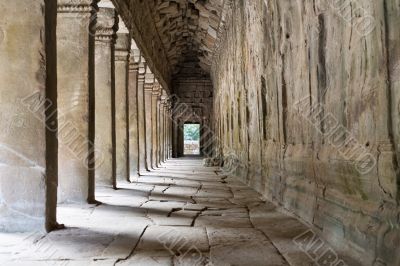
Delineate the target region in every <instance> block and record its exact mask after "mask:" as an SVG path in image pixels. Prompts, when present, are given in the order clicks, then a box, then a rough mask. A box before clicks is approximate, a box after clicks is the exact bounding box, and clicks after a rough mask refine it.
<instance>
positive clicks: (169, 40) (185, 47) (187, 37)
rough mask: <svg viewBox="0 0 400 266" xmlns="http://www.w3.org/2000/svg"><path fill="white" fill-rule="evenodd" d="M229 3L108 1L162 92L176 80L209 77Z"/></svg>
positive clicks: (207, 0) (210, 0)
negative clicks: (190, 77)
mask: <svg viewBox="0 0 400 266" xmlns="http://www.w3.org/2000/svg"><path fill="white" fill-rule="evenodd" d="M102 1H109V0H102ZM231 1H232V0H112V2H113V4H114V6H115V7H116V9H117V11H118V13H119V14H120V15H121V17H122V20H123V21H124V23H125V24H126V26H127V27H128V29H129V31H130V32H131V33H132V37H133V39H134V40H135V42H136V43H137V46H138V48H139V49H140V51H141V53H142V55H143V57H144V58H146V63H147V65H148V66H149V67H150V69H151V70H152V71H153V73H154V74H155V76H156V77H157V79H158V80H159V81H160V83H161V84H162V86H163V87H164V88H171V85H172V80H174V79H175V78H176V77H178V78H180V77H182V76H192V77H193V76H196V75H197V76H198V75H199V74H200V75H202V76H209V74H210V69H211V65H212V59H213V56H214V54H215V50H216V48H217V47H218V43H219V39H220V38H219V37H220V36H221V29H223V28H224V27H223V24H224V17H225V15H226V10H228V8H227V6H229V3H230V2H231Z"/></svg>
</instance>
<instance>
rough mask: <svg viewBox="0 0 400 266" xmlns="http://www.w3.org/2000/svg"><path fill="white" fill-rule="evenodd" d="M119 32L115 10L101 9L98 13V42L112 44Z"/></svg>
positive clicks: (96, 34) (96, 35) (96, 36)
mask: <svg viewBox="0 0 400 266" xmlns="http://www.w3.org/2000/svg"><path fill="white" fill-rule="evenodd" d="M117 31H118V16H117V12H116V10H115V9H114V8H109V7H100V8H99V11H98V12H97V24H96V33H95V38H96V41H101V42H112V41H113V40H114V39H115V37H116V34H115V33H116V32H117Z"/></svg>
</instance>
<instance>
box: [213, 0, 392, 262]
mask: <svg viewBox="0 0 400 266" xmlns="http://www.w3.org/2000/svg"><path fill="white" fill-rule="evenodd" d="M339 2H340V3H339ZM339 2H335V3H333V2H332V1H318V2H315V3H314V2H312V1H305V2H301V3H300V2H293V1H261V0H257V1H233V2H232V5H230V6H227V8H226V10H225V12H226V16H225V17H223V20H222V22H221V25H220V32H221V33H222V34H221V42H220V43H218V47H219V48H218V49H219V50H218V52H217V53H216V54H217V55H218V56H216V57H215V58H214V59H215V61H214V63H213V68H212V75H211V76H212V79H213V84H214V88H215V92H214V114H215V115H216V117H215V118H214V128H215V132H216V133H217V134H218V148H217V149H216V150H217V151H221V154H222V155H223V156H225V157H233V158H234V159H232V160H234V161H235V163H234V164H232V165H231V168H230V169H225V170H228V171H229V173H234V174H235V175H236V176H237V177H239V178H240V179H241V180H243V181H244V182H246V183H247V184H249V185H250V186H251V187H253V188H254V189H256V190H257V191H258V192H260V193H262V194H263V195H264V196H265V197H266V198H267V199H269V200H272V201H273V202H275V203H276V204H280V205H282V206H284V207H285V208H286V209H288V210H290V211H292V212H294V213H295V214H297V215H298V216H300V217H301V218H302V219H304V220H306V221H307V222H309V223H313V224H314V225H315V226H317V227H318V228H320V230H321V233H322V236H323V237H324V238H325V239H328V240H330V241H331V243H332V244H334V245H335V248H336V250H338V251H339V250H343V251H345V252H346V253H348V254H351V255H352V256H354V257H358V258H359V259H360V260H362V261H363V264H365V265H370V264H373V263H383V262H384V263H386V264H388V265H396V264H398V261H399V257H398V255H395V254H397V253H398V248H397V247H395V245H388V244H387V243H386V244H385V241H384V240H383V239H389V238H390V239H398V238H399V231H398V229H396V228H395V227H396V226H397V225H398V223H399V222H398V219H397V218H396V217H398V214H399V209H398V193H399V192H398V172H399V166H398V155H397V158H396V153H395V151H396V149H397V151H398V143H399V142H398V133H397V132H398V127H397V124H398V119H397V118H398V117H399V116H398V110H397V109H398V107H397V105H398V103H397V102H398V93H396V91H398V90H397V89H396V88H397V86H398V82H397V81H395V80H393V75H396V74H395V73H396V72H395V70H394V69H395V67H394V66H395V65H396V64H398V59H399V57H398V55H399V44H398V34H397V35H395V34H394V33H393V29H394V27H395V26H394V25H397V24H396V23H398V22H399V13H398V10H399V8H398V5H397V4H398V1H363V2H359V1H357V3H356V1H354V3H353V1H339ZM395 3H396V4H395ZM395 36H396V37H395ZM378 88H379V89H378ZM393 126H394V127H393ZM396 184H397V185H396ZM236 194H237V193H236ZM390 224H396V226H395V227H392V226H390ZM389 235H390V237H389ZM349 247H353V248H349ZM389 254H390V255H389Z"/></svg>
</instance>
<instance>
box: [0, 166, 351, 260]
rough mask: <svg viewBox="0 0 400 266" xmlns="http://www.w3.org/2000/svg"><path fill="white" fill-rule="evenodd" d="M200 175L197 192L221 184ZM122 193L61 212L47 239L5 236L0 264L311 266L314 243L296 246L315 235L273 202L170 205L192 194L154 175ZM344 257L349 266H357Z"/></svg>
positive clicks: (101, 193) (101, 192) (209, 174)
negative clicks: (305, 248)
mask: <svg viewBox="0 0 400 266" xmlns="http://www.w3.org/2000/svg"><path fill="white" fill-rule="evenodd" d="M201 164H202V161H201V160H192V159H189V160H182V159H180V160H174V161H168V162H167V163H166V164H164V166H165V168H164V170H163V171H164V172H165V173H166V174H168V173H174V172H176V171H177V170H176V169H175V168H176V167H177V166H180V167H181V169H183V170H189V169H192V167H193V169H197V171H199V170H201V169H202V167H201ZM202 172H204V174H198V175H197V176H198V178H200V176H202V175H204V176H203V177H204V179H206V181H199V182H200V183H201V184H200V186H202V185H205V186H210V184H211V182H214V183H219V181H220V176H217V175H216V174H215V173H214V172H213V170H212V168H211V169H209V168H207V169H205V168H203V169H202ZM183 174H184V172H183ZM171 176H174V174H171ZM188 178H189V179H190V178H193V177H191V176H188ZM147 179H153V182H152V183H153V184H154V185H149V183H148V182H144V183H142V180H143V181H148V180H147ZM157 179H158V180H157ZM179 179H180V177H170V178H168V179H165V181H168V182H169V184H174V183H175V182H176V181H177V180H179ZM163 180H164V178H163ZM157 182H158V183H157ZM202 182H204V183H205V184H202ZM223 185H224V186H225V189H224V190H231V189H233V188H234V189H235V190H242V191H244V190H248V189H247V187H246V185H244V184H241V183H238V182H237V181H235V182H232V183H231V182H230V181H227V182H226V183H224V184H223ZM119 187H120V189H118V190H114V189H112V188H111V187H100V188H99V189H97V190H96V198H97V199H98V200H99V201H101V202H102V204H101V205H98V206H94V205H77V204H69V205H66V204H63V205H61V206H60V207H59V208H58V214H59V220H60V221H62V222H63V223H65V225H66V227H67V229H66V230H61V231H56V232H52V233H50V234H48V235H42V234H32V235H29V234H28V235H27V234H0V239H2V240H5V241H2V242H0V251H1V252H0V263H2V265H3V264H4V265H25V264H26V265H36V264H37V265H40V263H60V264H61V263H62V262H66V261H68V262H70V263H71V265H75V264H76V265H92V264H93V265H204V266H205V265H209V264H212V265H249V264H251V265H312V263H314V260H311V259H309V260H307V259H306V258H308V257H307V254H306V253H305V252H304V251H303V250H302V249H301V245H302V243H305V244H309V243H308V242H307V241H306V240H307V239H302V241H298V242H296V241H294V240H295V239H296V238H297V237H298V236H299V235H301V234H302V233H304V232H305V231H310V232H313V231H312V230H310V228H309V227H307V226H305V225H304V224H302V223H301V222H300V221H299V220H297V219H295V218H292V217H290V216H288V215H286V214H284V213H282V212H281V211H279V210H278V209H277V208H276V207H275V206H274V205H273V204H272V203H269V202H262V203H252V204H248V203H246V198H237V199H236V200H237V201H238V202H237V203H232V202H230V201H231V200H232V199H233V198H232V197H233V195H232V194H229V195H226V197H225V198H220V197H219V196H218V195H216V197H213V196H212V195H210V196H209V197H208V198H200V199H199V201H196V202H195V203H193V202H177V201H170V199H169V196H168V194H167V193H166V192H168V190H169V189H171V191H172V192H174V194H176V195H182V196H185V197H188V198H190V196H191V195H193V193H194V189H192V188H187V187H185V186H177V185H174V186H172V185H168V183H167V185H166V183H162V182H161V181H160V178H159V177H152V176H143V177H140V178H139V180H138V181H137V183H133V184H129V183H127V182H122V183H120V184H119ZM180 188H181V189H182V190H181V191H180V190H179V189H180ZM163 191H164V193H166V194H165V197H164V198H162V199H160V200H159V201H154V200H151V199H150V195H151V193H153V192H157V193H159V194H160V197H162V194H163ZM254 195H258V194H257V193H256V192H254ZM204 217H207V223H203V224H202V225H200V224H199V223H198V222H199V221H201V219H202V218H204ZM243 221H246V222H243ZM321 239H322V238H321ZM309 240H312V239H309ZM300 244H301V245H300ZM324 247H328V246H326V245H325V244H324ZM313 251H314V250H313ZM339 255H340V259H343V261H344V262H345V263H346V265H358V264H357V263H356V262H353V261H352V260H351V259H349V258H347V257H343V256H342V255H341V254H339ZM24 263H25V264H24ZM79 263H81V264H79ZM42 265H43V264H42ZM56 265H57V264H56Z"/></svg>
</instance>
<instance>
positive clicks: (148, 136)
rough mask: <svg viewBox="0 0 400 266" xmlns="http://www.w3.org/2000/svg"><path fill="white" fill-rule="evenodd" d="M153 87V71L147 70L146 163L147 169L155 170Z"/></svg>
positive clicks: (145, 91)
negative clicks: (153, 159) (153, 158)
mask: <svg viewBox="0 0 400 266" xmlns="http://www.w3.org/2000/svg"><path fill="white" fill-rule="evenodd" d="M153 86H154V75H153V73H151V70H150V69H149V68H147V71H146V80H145V84H144V106H145V120H146V121H145V123H146V163H147V167H148V168H147V169H148V170H150V169H154V167H153V162H152V156H153V155H152V154H153V152H152V134H153V133H152V132H153V126H152V114H151V113H152V110H153V108H152V106H151V105H152V94H153Z"/></svg>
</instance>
